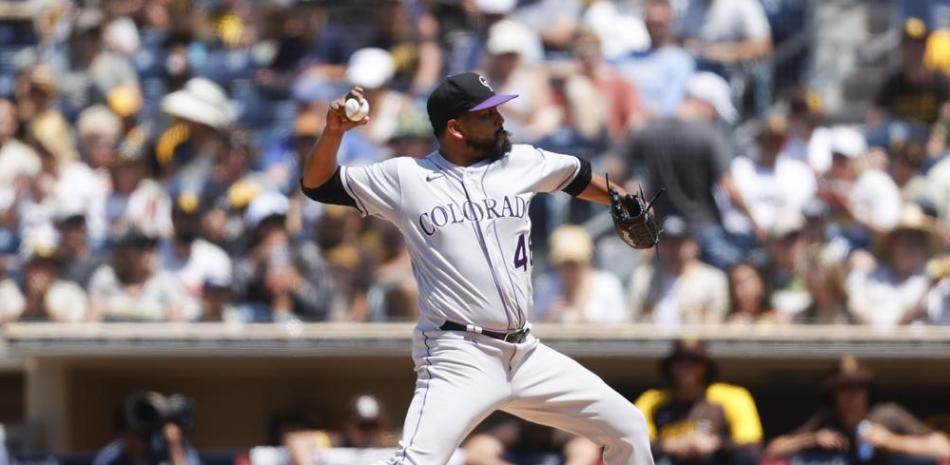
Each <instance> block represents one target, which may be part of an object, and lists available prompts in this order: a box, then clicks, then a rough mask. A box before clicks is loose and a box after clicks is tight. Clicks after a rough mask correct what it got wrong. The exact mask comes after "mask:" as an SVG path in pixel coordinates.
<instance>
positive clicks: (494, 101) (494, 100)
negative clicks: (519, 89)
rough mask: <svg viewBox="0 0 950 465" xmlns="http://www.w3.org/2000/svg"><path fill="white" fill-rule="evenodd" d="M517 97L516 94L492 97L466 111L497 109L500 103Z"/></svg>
mask: <svg viewBox="0 0 950 465" xmlns="http://www.w3.org/2000/svg"><path fill="white" fill-rule="evenodd" d="M517 96H518V94H501V95H492V96H491V97H488V98H487V99H485V101H483V102H482V103H479V104H478V105H475V106H474V107H472V108H469V109H468V111H479V110H487V109H489V108H491V107H497V106H498V105H501V104H502V103H505V102H507V101H509V100H511V99H513V98H515V97H517Z"/></svg>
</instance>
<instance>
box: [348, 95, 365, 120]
mask: <svg viewBox="0 0 950 465" xmlns="http://www.w3.org/2000/svg"><path fill="white" fill-rule="evenodd" d="M368 114H369V102H367V101H366V100H365V99H360V100H356V99H355V98H350V99H346V117H347V118H349V119H350V121H360V120H362V119H363V118H366V115H368Z"/></svg>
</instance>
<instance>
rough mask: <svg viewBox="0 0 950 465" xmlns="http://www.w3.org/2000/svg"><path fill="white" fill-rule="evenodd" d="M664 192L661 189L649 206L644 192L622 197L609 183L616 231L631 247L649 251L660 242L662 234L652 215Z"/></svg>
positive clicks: (608, 188)
mask: <svg viewBox="0 0 950 465" xmlns="http://www.w3.org/2000/svg"><path fill="white" fill-rule="evenodd" d="M662 192H663V190H662V189H661V190H660V191H658V192H657V193H656V195H655V196H653V200H650V203H649V204H646V203H645V202H644V200H643V190H642V189H641V190H640V194H639V195H637V194H627V195H624V196H621V195H620V193H618V192H617V191H616V190H614V188H612V187H610V181H609V180H608V181H607V193H608V194H610V216H611V217H612V218H613V220H614V230H615V231H617V235H618V236H620V238H621V239H623V241H624V242H626V243H627V245H629V246H630V247H633V248H634V249H649V248H650V247H653V246H655V245H656V244H657V243H658V242H660V233H662V232H663V230H662V229H660V227H659V226H657V224H656V221H655V219H654V218H653V217H652V216H651V215H650V208H651V207H652V206H653V202H655V201H656V199H657V197H659V196H660V194H661V193H662Z"/></svg>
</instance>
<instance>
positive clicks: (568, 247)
mask: <svg viewBox="0 0 950 465" xmlns="http://www.w3.org/2000/svg"><path fill="white" fill-rule="evenodd" d="M549 244H550V248H549V251H548V261H549V262H550V264H551V266H552V267H554V269H555V272H554V273H551V274H547V275H544V276H542V277H540V278H539V279H538V287H537V290H536V293H535V299H534V302H535V307H534V308H535V312H537V314H538V315H539V318H540V319H543V320H544V321H553V322H558V323H582V322H596V323H619V322H623V321H628V320H629V319H630V315H629V313H628V312H627V310H626V306H625V305H624V302H623V292H622V285H621V284H620V280H618V279H617V277H616V276H614V275H612V274H610V273H608V272H606V271H601V270H598V269H596V268H594V267H593V266H591V258H592V257H593V253H594V244H593V241H591V238H590V234H588V233H587V231H586V230H585V229H584V228H583V227H581V226H572V225H566V226H561V227H559V228H558V229H556V230H554V232H553V233H551V238H550V240H549Z"/></svg>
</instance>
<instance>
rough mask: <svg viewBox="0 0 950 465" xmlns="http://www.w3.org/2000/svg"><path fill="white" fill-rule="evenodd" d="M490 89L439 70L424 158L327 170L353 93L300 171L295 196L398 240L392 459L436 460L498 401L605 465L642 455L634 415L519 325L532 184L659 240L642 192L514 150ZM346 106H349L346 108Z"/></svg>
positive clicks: (524, 311)
mask: <svg viewBox="0 0 950 465" xmlns="http://www.w3.org/2000/svg"><path fill="white" fill-rule="evenodd" d="M515 97H517V96H516V95H496V94H495V92H494V90H493V89H492V87H491V85H490V84H489V83H488V81H487V80H486V79H485V78H484V77H482V76H479V75H477V74H474V73H463V74H458V75H454V76H449V77H447V78H446V79H445V80H443V81H442V82H441V83H440V84H439V86H438V87H437V88H436V89H435V91H434V92H433V93H432V95H431V96H430V97H429V100H428V102H427V110H428V113H429V120H430V122H431V123H432V129H433V131H434V132H435V135H436V138H437V139H438V142H439V149H438V150H437V151H435V152H433V153H432V154H430V155H428V156H427V157H425V158H422V159H414V158H409V157H400V158H392V159H389V160H386V161H383V162H380V163H376V164H372V165H368V166H361V167H347V166H338V165H337V161H336V153H337V149H338V148H339V146H340V140H341V138H342V137H343V133H344V132H345V131H347V130H349V129H352V128H354V127H357V126H360V125H363V124H366V123H367V122H368V121H369V117H367V116H365V112H362V113H360V112H357V113H358V114H356V115H354V114H353V111H352V110H353V109H351V111H350V117H354V116H355V118H354V119H355V121H354V120H351V119H350V117H347V109H346V101H347V100H348V99H354V100H357V101H360V102H361V101H363V100H364V99H363V94H362V90H361V89H360V88H358V87H355V88H353V89H352V90H350V92H349V93H348V94H347V95H346V96H345V97H344V98H341V99H339V100H337V101H334V102H333V103H332V104H331V105H330V109H329V110H328V112H327V124H326V129H325V130H324V132H323V134H322V135H321V137H320V139H319V140H318V141H317V143H316V145H315V146H314V148H313V150H312V152H311V153H310V155H309V158H308V160H307V163H306V167H305V169H304V173H303V178H302V179H301V187H302V189H303V192H304V193H305V194H306V195H307V196H308V197H310V198H311V199H313V200H316V201H318V202H324V203H330V204H337V205H348V206H351V207H354V208H356V209H357V210H359V212H360V213H361V214H362V215H376V216H379V217H381V218H384V219H386V220H388V221H390V222H392V223H393V224H395V225H396V226H397V227H398V228H399V230H400V231H401V232H402V234H403V235H404V236H405V239H406V243H407V246H408V249H409V253H410V255H411V257H412V269H413V273H414V275H415V279H416V281H417V282H418V285H419V295H420V296H421V297H420V302H419V308H420V310H421V313H422V316H421V319H420V321H419V323H418V325H417V326H416V329H415V334H414V338H413V340H414V347H413V353H412V356H413V360H414V362H415V367H416V373H417V381H416V388H415V395H414V397H413V400H412V403H411V405H410V406H409V411H408V412H407V414H406V420H405V423H404V428H403V436H402V441H401V442H400V445H401V449H400V450H399V452H398V453H397V454H396V455H394V456H393V457H391V459H390V460H389V462H388V463H389V464H390V465H403V464H406V465H409V464H412V465H443V464H445V463H446V461H447V460H448V459H449V456H450V455H451V454H452V451H454V450H455V449H456V448H457V447H458V445H459V443H460V442H461V441H462V440H463V439H464V438H465V436H466V435H467V434H468V433H469V432H470V431H471V430H472V428H474V427H475V426H476V425H478V423H479V422H481V421H482V420H483V419H484V418H485V417H486V416H488V414H490V413H491V412H493V411H495V410H503V411H506V412H509V413H511V414H513V415H516V416H519V417H522V418H524V419H526V420H528V421H533V422H536V423H540V424H544V425H548V426H552V427H555V428H559V429H562V430H566V431H568V432H571V433H574V434H577V435H581V436H584V437H587V438H588V439H590V440H591V441H593V442H595V443H597V444H599V445H601V446H602V447H603V449H604V456H603V459H604V463H605V464H606V465H624V464H626V465H634V464H636V465H645V464H652V463H653V458H652V455H651V453H650V443H649V436H648V433H647V426H646V422H645V421H644V417H643V415H642V414H641V413H640V411H639V410H637V408H636V407H634V405H633V404H632V403H631V402H628V401H627V400H626V399H624V398H623V396H621V395H620V394H618V393H617V392H616V391H614V390H613V389H611V388H610V387H609V386H608V385H607V384H606V383H605V382H604V381H603V380H601V379H600V378H599V377H598V376H597V375H595V374H593V373H592V372H590V371H588V370H587V369H586V368H584V367H583V366H581V365H580V364H579V363H577V362H575V361H574V360H572V359H570V358H568V357H567V356H565V355H563V354H560V353H558V352H556V351H554V350H553V349H551V348H549V347H548V346H546V345H544V344H542V343H541V342H539V341H538V340H537V339H536V338H535V337H534V336H533V335H532V334H531V325H530V323H529V322H528V314H529V311H530V309H531V305H532V300H531V299H532V291H531V266H532V260H531V244H530V241H529V236H530V230H531V221H530V219H529V218H528V206H529V204H530V203H531V199H532V198H533V197H534V195H535V194H536V193H538V192H557V191H563V192H566V193H567V194H569V195H573V196H577V197H580V198H582V199H584V200H588V201H592V202H597V203H601V204H605V205H610V206H611V213H612V215H613V217H614V224H615V227H616V230H617V232H618V233H619V234H620V236H621V237H622V238H623V239H624V240H625V241H627V243H629V244H630V245H631V246H633V247H636V248H647V247H651V246H653V245H654V244H655V243H656V242H657V240H658V236H659V231H658V228H657V227H656V224H655V223H654V221H653V219H652V218H651V217H650V214H649V212H648V210H649V208H648V207H647V206H646V205H645V204H644V202H643V200H642V198H640V197H638V196H636V195H630V194H626V193H624V192H623V191H622V190H621V189H619V188H618V189H614V188H612V187H610V186H609V184H608V182H607V180H606V179H604V178H603V177H602V176H597V175H592V174H591V167H590V163H588V162H586V161H583V160H580V159H578V158H576V157H573V156H568V155H561V154H557V153H552V152H548V151H545V150H541V149H538V148H535V147H532V146H529V145H512V144H511V142H509V139H508V133H507V132H505V129H504V118H502V116H501V115H500V114H499V113H498V111H497V108H496V107H497V106H498V105H501V104H503V103H505V102H507V101H509V100H511V99H513V98H515ZM350 106H351V107H354V105H353V104H350Z"/></svg>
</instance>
